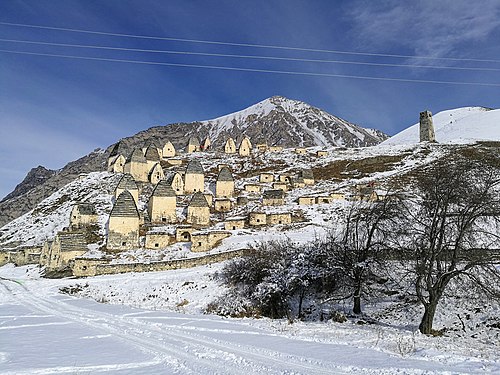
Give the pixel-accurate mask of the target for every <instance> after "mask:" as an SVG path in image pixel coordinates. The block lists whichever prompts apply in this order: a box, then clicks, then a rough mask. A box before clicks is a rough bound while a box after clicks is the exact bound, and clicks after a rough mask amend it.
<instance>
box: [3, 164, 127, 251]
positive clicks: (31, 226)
mask: <svg viewBox="0 0 500 375" xmlns="http://www.w3.org/2000/svg"><path fill="white" fill-rule="evenodd" d="M119 178H120V175H116V174H113V173H109V172H92V173H89V174H87V175H85V176H81V178H80V179H76V180H74V181H73V182H71V183H69V184H67V185H65V186H64V187H62V188H61V189H59V190H57V191H56V192H55V193H54V194H52V195H50V196H49V197H48V198H46V199H44V200H43V201H41V202H40V203H39V204H37V205H36V207H35V208H34V209H33V210H31V211H29V212H27V213H25V214H24V215H22V216H20V217H18V218H17V219H15V220H13V221H11V222H10V223H8V224H7V225H5V226H3V227H2V228H1V230H0V247H2V248H5V249H12V248H15V247H17V246H20V245H22V246H41V245H42V244H43V243H44V241H45V240H53V239H54V237H55V235H56V234H57V232H59V231H61V230H63V228H65V227H67V226H68V225H69V216H70V211H71V209H72V207H73V205H75V204H76V203H82V202H86V203H92V204H94V206H95V207H96V210H97V213H98V214H99V227H100V229H101V234H104V230H105V229H104V227H105V223H106V221H107V219H108V215H109V212H110V210H111V207H112V205H113V202H112V194H113V190H114V187H115V186H116V184H117V183H118V180H119Z"/></svg>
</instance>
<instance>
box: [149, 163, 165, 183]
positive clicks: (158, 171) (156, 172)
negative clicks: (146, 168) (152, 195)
mask: <svg viewBox="0 0 500 375" xmlns="http://www.w3.org/2000/svg"><path fill="white" fill-rule="evenodd" d="M163 179H165V175H164V173H163V169H162V167H161V165H160V163H156V164H155V165H154V166H153V168H151V171H150V172H149V182H150V183H152V184H153V185H156V184H157V183H158V182H159V181H160V180H163Z"/></svg>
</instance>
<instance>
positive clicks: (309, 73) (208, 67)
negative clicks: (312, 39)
mask: <svg viewBox="0 0 500 375" xmlns="http://www.w3.org/2000/svg"><path fill="white" fill-rule="evenodd" d="M0 52H4V53H13V54H21V55H33V56H49V57H60V58H67V59H80V60H92V61H110V62H121V63H132V64H143V65H160V66H175V67H185V68H203V69H216V70H231V71H240V72H254V73H274V74H287V75H299V76H314V77H335V78H353V79H364V80H371V81H390V82H411V83H433V84H445V85H464V86H489V87H500V83H483V82H461V81H438V80H423V79H408V78H390V77H371V76H358V75H348V74H331V73H315V72H299V71H287V70H271V69H253V68H240V67H231V66H217V65H202V64H180V63H168V62H155V61H141V60H126V59H110V58H103V57H86V56H73V55H59V54H50V53H37V52H25V51H12V50H5V49H0Z"/></svg>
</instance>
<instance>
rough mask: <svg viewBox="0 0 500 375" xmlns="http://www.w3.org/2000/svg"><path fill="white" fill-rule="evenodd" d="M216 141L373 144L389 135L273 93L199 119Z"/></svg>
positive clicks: (294, 144)
mask: <svg viewBox="0 0 500 375" xmlns="http://www.w3.org/2000/svg"><path fill="white" fill-rule="evenodd" d="M198 124H199V125H201V127H200V128H199V129H198V131H200V132H203V131H206V133H207V135H208V136H209V137H210V138H211V139H212V140H213V141H216V142H223V141H224V139H225V138H227V137H232V138H235V139H237V138H241V137H242V136H245V135H246V136H248V137H250V138H251V139H252V140H253V141H255V142H256V143H260V142H267V143H269V144H279V145H282V146H289V147H291V146H346V147H359V146H371V145H375V144H378V143H380V142H381V141H382V140H384V139H386V138H387V136H386V135H385V134H383V133H381V132H376V131H375V132H374V131H372V130H368V129H364V128H362V127H360V126H357V125H355V124H352V123H350V122H348V121H346V120H343V119H341V118H339V117H337V116H334V115H331V114H329V113H327V112H325V111H323V110H321V109H319V108H315V107H313V106H311V105H309V104H307V103H304V102H301V101H298V100H293V99H289V98H285V97H283V96H272V97H270V98H267V99H265V100H263V101H261V102H258V103H256V104H254V105H252V106H250V107H248V108H245V109H243V110H240V111H237V112H234V113H231V114H228V115H225V116H221V117H217V118H215V119H212V120H206V121H202V122H201V123H198Z"/></svg>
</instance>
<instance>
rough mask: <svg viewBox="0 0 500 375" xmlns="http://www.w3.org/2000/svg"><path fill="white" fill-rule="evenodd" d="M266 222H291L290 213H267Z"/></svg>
mask: <svg viewBox="0 0 500 375" xmlns="http://www.w3.org/2000/svg"><path fill="white" fill-rule="evenodd" d="M266 220H267V224H269V225H276V224H290V223H291V222H292V215H291V214H290V213H276V214H268V215H267V218H266Z"/></svg>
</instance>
